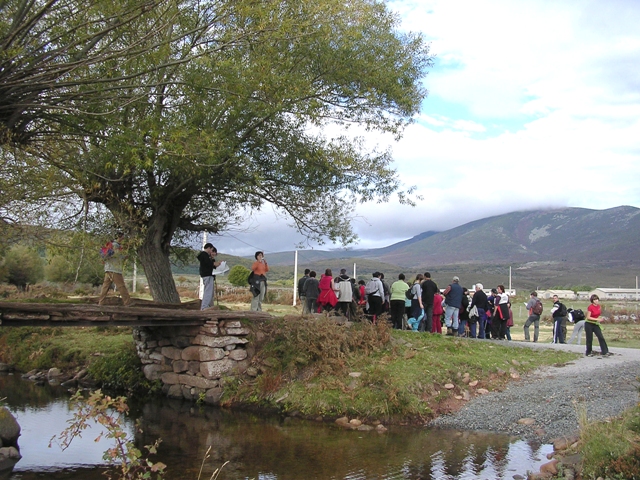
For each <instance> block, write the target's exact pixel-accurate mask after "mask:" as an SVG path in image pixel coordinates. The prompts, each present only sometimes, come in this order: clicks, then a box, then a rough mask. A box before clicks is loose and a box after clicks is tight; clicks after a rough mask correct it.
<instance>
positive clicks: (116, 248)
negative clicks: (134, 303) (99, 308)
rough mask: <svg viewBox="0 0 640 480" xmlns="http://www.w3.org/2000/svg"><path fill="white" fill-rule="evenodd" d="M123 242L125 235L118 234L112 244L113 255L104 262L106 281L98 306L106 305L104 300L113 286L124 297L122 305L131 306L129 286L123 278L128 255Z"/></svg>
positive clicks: (103, 283)
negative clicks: (125, 252) (113, 285)
mask: <svg viewBox="0 0 640 480" xmlns="http://www.w3.org/2000/svg"><path fill="white" fill-rule="evenodd" d="M123 240H124V233H122V232H118V233H117V234H116V239H115V240H113V241H112V242H111V245H112V246H111V249H112V250H113V254H111V255H110V256H108V257H106V258H105V261H104V281H103V282H102V290H101V291H100V297H98V305H102V304H103V303H104V299H105V298H107V293H109V289H110V288H111V285H112V284H115V285H116V289H117V290H118V292H119V293H120V296H121V297H122V303H123V304H124V305H125V306H129V305H131V297H130V296H129V290H127V286H126V285H125V284H124V277H123V276H122V272H123V269H124V260H125V258H126V255H125V254H124V253H123V251H122V241H123Z"/></svg>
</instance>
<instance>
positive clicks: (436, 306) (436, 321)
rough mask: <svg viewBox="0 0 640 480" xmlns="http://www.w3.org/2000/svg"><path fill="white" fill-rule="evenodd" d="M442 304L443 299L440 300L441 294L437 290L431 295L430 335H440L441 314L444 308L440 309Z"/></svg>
mask: <svg viewBox="0 0 640 480" xmlns="http://www.w3.org/2000/svg"><path fill="white" fill-rule="evenodd" d="M443 302H444V298H442V294H441V293H440V290H438V291H437V292H436V293H435V294H434V295H433V319H432V322H431V333H440V334H441V333H442V314H443V313H444V308H442V303H443Z"/></svg>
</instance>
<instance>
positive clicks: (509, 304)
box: [506, 302, 513, 341]
mask: <svg viewBox="0 0 640 480" xmlns="http://www.w3.org/2000/svg"><path fill="white" fill-rule="evenodd" d="M507 307H509V318H508V319H507V330H506V336H507V340H509V341H511V327H513V311H512V310H511V302H507Z"/></svg>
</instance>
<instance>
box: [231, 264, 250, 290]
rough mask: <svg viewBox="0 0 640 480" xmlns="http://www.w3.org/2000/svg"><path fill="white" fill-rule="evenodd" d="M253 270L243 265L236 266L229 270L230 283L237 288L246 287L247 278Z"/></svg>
mask: <svg viewBox="0 0 640 480" xmlns="http://www.w3.org/2000/svg"><path fill="white" fill-rule="evenodd" d="M250 273H251V270H249V269H248V268H247V267H243V266H242V265H234V266H233V267H232V268H231V270H229V283H230V284H231V285H233V286H235V287H246V286H247V285H248V282H247V278H248V277H249V274H250Z"/></svg>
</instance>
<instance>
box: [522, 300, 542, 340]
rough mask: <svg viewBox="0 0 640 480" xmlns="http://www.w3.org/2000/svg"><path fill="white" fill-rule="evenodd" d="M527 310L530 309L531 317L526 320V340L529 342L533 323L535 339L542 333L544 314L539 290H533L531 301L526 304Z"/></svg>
mask: <svg viewBox="0 0 640 480" xmlns="http://www.w3.org/2000/svg"><path fill="white" fill-rule="evenodd" d="M525 307H526V308H527V310H529V318H527V321H526V322H524V341H525V342H529V341H531V340H530V337H529V327H530V326H531V324H533V341H534V343H535V342H537V341H538V336H539V334H540V316H541V315H542V310H543V306H542V302H541V301H540V299H539V298H538V292H531V295H530V298H529V301H528V302H527V303H526V304H525Z"/></svg>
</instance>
